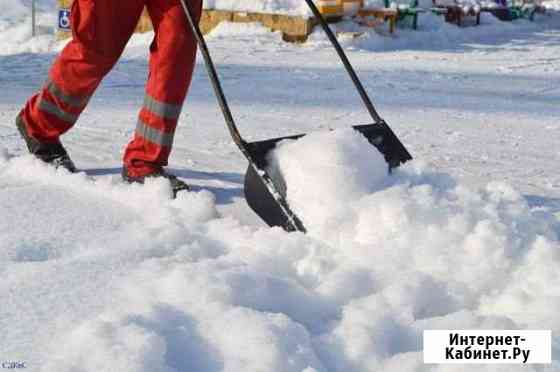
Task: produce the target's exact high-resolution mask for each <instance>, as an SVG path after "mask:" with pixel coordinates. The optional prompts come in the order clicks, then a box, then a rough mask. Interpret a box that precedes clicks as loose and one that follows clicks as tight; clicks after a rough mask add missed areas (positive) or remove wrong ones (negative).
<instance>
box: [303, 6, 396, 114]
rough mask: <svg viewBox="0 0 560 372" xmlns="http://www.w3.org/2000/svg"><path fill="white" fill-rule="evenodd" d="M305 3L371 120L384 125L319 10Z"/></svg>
mask: <svg viewBox="0 0 560 372" xmlns="http://www.w3.org/2000/svg"><path fill="white" fill-rule="evenodd" d="M305 2H306V3H307V5H308V6H309V8H310V9H311V12H312V13H313V15H314V16H315V18H317V19H318V20H319V24H320V25H321V28H322V29H323V31H325V34H327V37H328V38H329V40H330V42H331V43H332V45H333V47H334V49H335V50H336V53H337V54H338V56H339V57H340V60H341V61H342V64H343V65H344V68H345V69H346V72H348V75H350V79H352V82H353V83H354V86H355V87H356V90H357V91H358V93H359V94H360V97H361V98H362V101H363V102H364V105H365V106H366V108H367V110H368V112H369V114H370V115H371V118H372V119H373V121H374V122H375V123H384V122H385V121H384V120H383V119H382V118H381V116H379V114H378V113H377V111H376V110H375V107H373V103H372V102H371V100H370V98H369V96H368V94H367V93H366V90H365V89H364V87H363V85H362V82H361V81H360V79H359V78H358V75H357V74H356V71H354V68H353V67H352V65H351V64H350V61H349V60H348V57H346V53H344V50H343V49H342V47H341V46H340V43H339V42H338V40H337V39H336V36H335V35H334V34H333V32H332V31H331V29H330V27H329V25H328V24H327V21H326V20H325V18H324V17H323V15H322V14H321V12H319V9H317V7H316V6H315V4H314V3H313V0H305Z"/></svg>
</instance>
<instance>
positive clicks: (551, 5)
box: [542, 0, 560, 11]
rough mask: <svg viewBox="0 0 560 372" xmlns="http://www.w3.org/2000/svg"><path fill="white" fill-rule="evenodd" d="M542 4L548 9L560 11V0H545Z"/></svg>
mask: <svg viewBox="0 0 560 372" xmlns="http://www.w3.org/2000/svg"><path fill="white" fill-rule="evenodd" d="M542 5H543V6H544V7H545V8H547V9H551V10H556V11H560V1H559V0H547V1H543V3H542Z"/></svg>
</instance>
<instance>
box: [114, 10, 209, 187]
mask: <svg viewBox="0 0 560 372" xmlns="http://www.w3.org/2000/svg"><path fill="white" fill-rule="evenodd" d="M187 1H190V4H191V5H192V8H193V10H194V12H195V13H196V18H197V20H198V19H199V18H200V13H201V9H202V1H201V0H187ZM146 3H147V6H148V12H149V14H150V17H151V19H152V23H153V25H154V31H155V38H154V41H153V43H152V45H151V47H150V72H149V77H148V83H147V85H146V96H145V99H144V105H143V107H142V109H141V111H140V114H139V118H138V123H137V126H136V132H135V135H134V139H133V140H132V141H131V142H130V143H129V144H128V146H127V148H126V151H125V154H124V165H125V173H126V174H125V177H131V178H142V177H144V176H146V175H150V174H153V173H158V172H161V171H162V167H163V166H165V165H167V160H168V157H169V154H170V152H171V147H172V145H173V135H174V132H175V127H176V126H177V121H178V119H179V115H180V113H181V108H182V105H183V101H184V99H185V96H186V94H187V90H188V87H189V85H190V82H191V78H192V73H193V68H194V65H195V58H196V40H195V38H194V36H193V34H192V32H190V28H189V27H188V23H187V18H186V16H185V14H184V12H183V9H182V8H181V3H180V2H179V0H146Z"/></svg>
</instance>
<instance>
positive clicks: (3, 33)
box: [0, 0, 56, 55]
mask: <svg viewBox="0 0 560 372" xmlns="http://www.w3.org/2000/svg"><path fill="white" fill-rule="evenodd" d="M47 5H48V6H47ZM0 9H1V11H0V55H10V54H15V53H27V52H31V53H38V52H46V51H49V50H51V49H52V47H53V45H54V44H55V39H54V30H55V26H56V15H55V12H56V6H55V4H54V3H52V4H50V3H49V4H47V3H46V2H45V1H39V2H38V6H37V16H36V26H37V27H36V30H35V31H36V36H35V37H32V27H31V6H30V2H26V3H24V2H22V1H20V0H0Z"/></svg>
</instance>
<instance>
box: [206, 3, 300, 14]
mask: <svg viewBox="0 0 560 372" xmlns="http://www.w3.org/2000/svg"><path fill="white" fill-rule="evenodd" d="M203 6H204V9H216V10H227V11H238V12H254V13H275V14H284V15H291V16H303V17H309V16H310V15H311V11H310V10H309V9H308V7H307V5H306V4H305V2H303V1H300V0H264V1H263V0H206V1H204V5H203Z"/></svg>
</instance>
